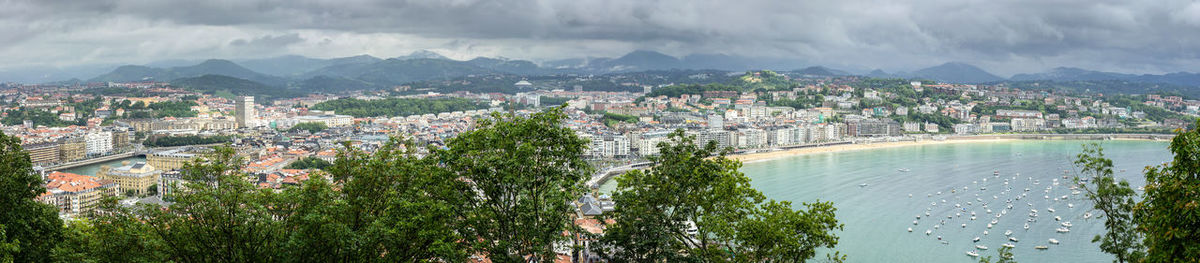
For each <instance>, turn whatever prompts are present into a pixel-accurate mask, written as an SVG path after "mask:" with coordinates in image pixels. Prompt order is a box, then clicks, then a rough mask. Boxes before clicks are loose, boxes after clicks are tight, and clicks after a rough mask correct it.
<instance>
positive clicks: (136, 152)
mask: <svg viewBox="0 0 1200 263" xmlns="http://www.w3.org/2000/svg"><path fill="white" fill-rule="evenodd" d="M223 144H224V143H214V144H202V145H184V146H172V147H157V148H152V149H147V148H144V147H139V148H138V149H135V150H133V151H128V152H123V153H117V154H112V155H105V156H100V157H95V158H87V159H83V160H76V161H71V162H65V163H58V164H54V165H50V166H43V167H42V170H43V171H58V170H63V169H69V168H75V167H80V166H86V165H92V164H97V163H103V162H109V161H114V160H120V159H125V158H129V157H134V156H146V155H147V154H150V153H151V152H161V151H169V150H174V149H179V148H183V147H193V146H194V147H208V146H218V145H223Z"/></svg>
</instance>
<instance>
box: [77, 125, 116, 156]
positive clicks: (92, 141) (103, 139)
mask: <svg viewBox="0 0 1200 263" xmlns="http://www.w3.org/2000/svg"><path fill="white" fill-rule="evenodd" d="M112 137H113V136H112V132H110V131H92V132H88V133H87V134H86V135H84V136H83V139H84V143H85V144H86V146H85V147H84V152H85V153H87V155H101V154H107V153H109V152H112V150H113V145H112Z"/></svg>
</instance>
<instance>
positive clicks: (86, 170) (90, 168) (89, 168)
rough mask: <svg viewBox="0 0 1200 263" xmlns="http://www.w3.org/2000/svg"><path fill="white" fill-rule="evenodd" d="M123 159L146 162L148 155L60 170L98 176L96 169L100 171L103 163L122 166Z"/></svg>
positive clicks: (131, 161) (132, 161) (130, 161)
mask: <svg viewBox="0 0 1200 263" xmlns="http://www.w3.org/2000/svg"><path fill="white" fill-rule="evenodd" d="M122 161H129V163H136V162H145V161H146V157H141V156H137V157H129V158H125V159H120V160H112V161H107V162H103V163H95V164H89V165H84V166H79V167H75V168H68V169H62V170H59V171H62V172H68V173H73V174H82V175H90V176H96V171H100V166H101V165H108V166H110V167H118V166H121V162H122Z"/></svg>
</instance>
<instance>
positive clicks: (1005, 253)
mask: <svg viewBox="0 0 1200 263" xmlns="http://www.w3.org/2000/svg"><path fill="white" fill-rule="evenodd" d="M996 254H999V256H1000V258H998V259H996V263H1017V261H1016V260H1013V254H1012V248H1010V247H1000V249H998V250H996ZM991 262H992V256H986V257H982V258H979V263H991Z"/></svg>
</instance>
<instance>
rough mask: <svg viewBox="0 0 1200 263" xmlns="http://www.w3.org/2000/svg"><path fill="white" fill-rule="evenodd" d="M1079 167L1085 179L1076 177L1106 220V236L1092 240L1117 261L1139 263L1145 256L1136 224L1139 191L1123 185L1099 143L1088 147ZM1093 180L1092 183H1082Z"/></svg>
mask: <svg viewBox="0 0 1200 263" xmlns="http://www.w3.org/2000/svg"><path fill="white" fill-rule="evenodd" d="M1077 157H1078V159H1076V160H1075V165H1078V166H1080V174H1081V175H1082V176H1076V177H1075V183H1076V184H1079V185H1080V186H1082V187H1080V188H1081V189H1082V190H1083V191H1084V192H1085V196H1087V198H1088V199H1090V200H1092V204H1093V208H1094V209H1096V210H1100V214H1098V215H1097V216H1096V218H1097V219H1100V218H1103V219H1104V227H1105V229H1106V230H1107V231H1106V232H1105V233H1104V234H1100V235H1096V237H1094V238H1092V243H1097V242H1099V243H1100V250H1101V251H1104V253H1109V254H1112V255H1113V256H1115V257H1116V260H1115V261H1117V262H1138V261H1140V259H1141V258H1142V257H1143V256H1144V255H1145V252H1144V251H1143V246H1142V242H1141V240H1142V238H1141V235H1140V234H1139V233H1138V232H1137V225H1136V224H1135V222H1134V217H1133V208H1134V206H1135V204H1136V201H1134V197H1136V195H1137V192H1134V191H1133V188H1131V187H1130V186H1129V181H1126V180H1124V179H1122V180H1120V181H1119V182H1118V181H1117V180H1116V178H1115V177H1113V171H1112V166H1113V164H1112V160H1110V159H1107V158H1104V149H1103V148H1102V147H1100V145H1099V144H1096V143H1092V144H1088V145H1084V147H1083V152H1081V153H1079V155H1077ZM1084 180H1089V181H1090V183H1082V182H1083V181H1084Z"/></svg>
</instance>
